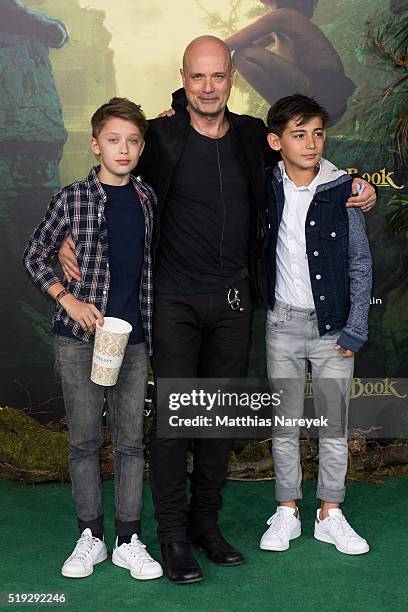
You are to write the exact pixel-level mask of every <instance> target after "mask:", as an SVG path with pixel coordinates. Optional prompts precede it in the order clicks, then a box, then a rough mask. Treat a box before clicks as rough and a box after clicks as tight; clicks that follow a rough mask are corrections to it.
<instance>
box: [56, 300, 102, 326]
mask: <svg viewBox="0 0 408 612" xmlns="http://www.w3.org/2000/svg"><path fill="white" fill-rule="evenodd" d="M60 304H61V306H62V307H63V308H64V310H65V311H66V312H67V314H68V315H69V316H70V317H71V319H74V321H76V322H77V323H79V324H80V326H81V327H82V329H83V330H84V331H86V332H91V333H92V334H93V333H94V331H95V323H96V321H98V323H99V325H103V314H102V313H101V312H100V311H99V310H98V309H97V307H96V306H94V304H87V303H86V302H81V300H78V299H77V298H76V297H75V296H73V295H72V293H68V294H67V295H64V297H63V298H61V299H60Z"/></svg>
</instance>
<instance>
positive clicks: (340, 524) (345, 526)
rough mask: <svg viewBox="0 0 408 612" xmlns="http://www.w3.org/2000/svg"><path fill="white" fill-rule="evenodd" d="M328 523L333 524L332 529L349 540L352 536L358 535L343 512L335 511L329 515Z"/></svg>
mask: <svg viewBox="0 0 408 612" xmlns="http://www.w3.org/2000/svg"><path fill="white" fill-rule="evenodd" d="M329 518H330V523H331V525H333V527H334V529H335V530H336V531H337V532H339V533H340V535H342V536H344V537H345V538H346V539H347V540H350V539H351V538H354V537H356V536H357V537H360V536H359V535H358V533H357V532H356V531H354V529H353V528H352V526H351V525H350V524H349V522H348V521H347V519H346V517H345V516H344V514H341V513H337V512H336V514H335V515H332V516H330V517H329Z"/></svg>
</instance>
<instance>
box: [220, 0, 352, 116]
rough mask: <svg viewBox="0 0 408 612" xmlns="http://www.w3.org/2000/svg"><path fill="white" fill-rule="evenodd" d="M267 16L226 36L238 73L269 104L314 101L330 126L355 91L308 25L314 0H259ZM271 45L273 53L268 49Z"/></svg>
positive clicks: (327, 46)
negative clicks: (302, 98) (301, 97)
mask: <svg viewBox="0 0 408 612" xmlns="http://www.w3.org/2000/svg"><path fill="white" fill-rule="evenodd" d="M261 2H262V3H263V4H265V5H267V6H268V7H269V9H270V10H269V11H268V12H267V13H266V14H265V15H262V16H261V17H259V18H258V19H257V20H256V21H255V22H254V23H252V24H250V25H249V26H246V27H244V28H242V29H241V30H239V31H238V32H235V33H234V34H232V35H231V36H229V37H228V38H227V39H226V40H225V42H226V43H227V45H228V46H229V48H230V49H231V51H233V52H234V53H233V62H234V65H235V67H236V69H237V70H238V72H239V73H240V74H241V75H242V76H243V77H244V79H245V80H246V81H247V82H248V83H249V84H250V85H251V87H253V88H254V89H255V91H257V92H258V93H259V94H260V95H261V96H262V97H263V98H264V99H265V100H266V101H267V102H268V103H269V104H273V103H274V102H276V100H277V99H278V98H281V97H282V96H287V95H291V94H293V93H294V92H295V91H298V92H300V93H303V94H305V95H308V96H313V97H315V98H316V99H317V100H318V101H319V102H320V103H321V104H323V105H324V106H325V107H326V108H327V110H328V111H329V115H330V122H329V125H334V124H335V123H337V121H339V119H340V118H341V117H342V115H343V114H344V112H345V110H346V108H347V99H348V98H349V97H350V96H351V94H352V93H353V91H354V90H355V85H354V83H353V81H351V79H349V78H348V77H347V76H346V75H345V73H344V67H343V63H342V61H341V59H340V57H339V55H338V53H337V51H336V50H335V49H334V48H333V46H332V44H331V43H330V41H329V40H328V39H327V38H326V36H325V35H324V34H323V32H322V31H321V30H320V29H319V28H318V27H317V26H316V25H315V24H314V23H312V21H311V20H310V19H311V17H312V15H313V11H314V8H315V6H316V4H317V0H261ZM273 44H274V45H275V49H274V50H271V49H269V48H268V47H270V46H271V45H273Z"/></svg>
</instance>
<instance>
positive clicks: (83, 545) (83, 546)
mask: <svg viewBox="0 0 408 612" xmlns="http://www.w3.org/2000/svg"><path fill="white" fill-rule="evenodd" d="M98 541H99V540H98V538H95V537H94V536H91V535H81V537H80V538H79V540H77V543H76V546H75V548H74V550H73V552H72V555H71V557H70V559H71V560H72V559H80V560H83V559H86V557H87V556H88V555H89V553H90V552H91V551H92V549H93V547H94V546H96V544H97V542H98Z"/></svg>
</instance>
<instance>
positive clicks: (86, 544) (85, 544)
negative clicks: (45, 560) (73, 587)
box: [61, 528, 108, 578]
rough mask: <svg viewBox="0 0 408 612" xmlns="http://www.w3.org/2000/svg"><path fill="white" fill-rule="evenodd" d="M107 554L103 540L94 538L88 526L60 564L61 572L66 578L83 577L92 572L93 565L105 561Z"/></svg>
mask: <svg viewBox="0 0 408 612" xmlns="http://www.w3.org/2000/svg"><path fill="white" fill-rule="evenodd" d="M107 556H108V553H107V550H106V545H105V542H103V541H102V540H100V539H99V538H94V537H93V535H92V531H91V530H90V529H89V528H87V529H84V531H83V532H82V533H81V537H80V538H79V540H78V541H77V544H76V546H75V548H74V550H73V552H72V554H71V555H70V556H69V557H68V559H67V560H66V561H65V563H64V565H63V566H62V569H61V574H62V575H63V576H65V577H66V578H85V577H86V576H90V575H91V574H92V572H93V568H94V565H96V563H101V562H102V561H105V559H106V558H107Z"/></svg>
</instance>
